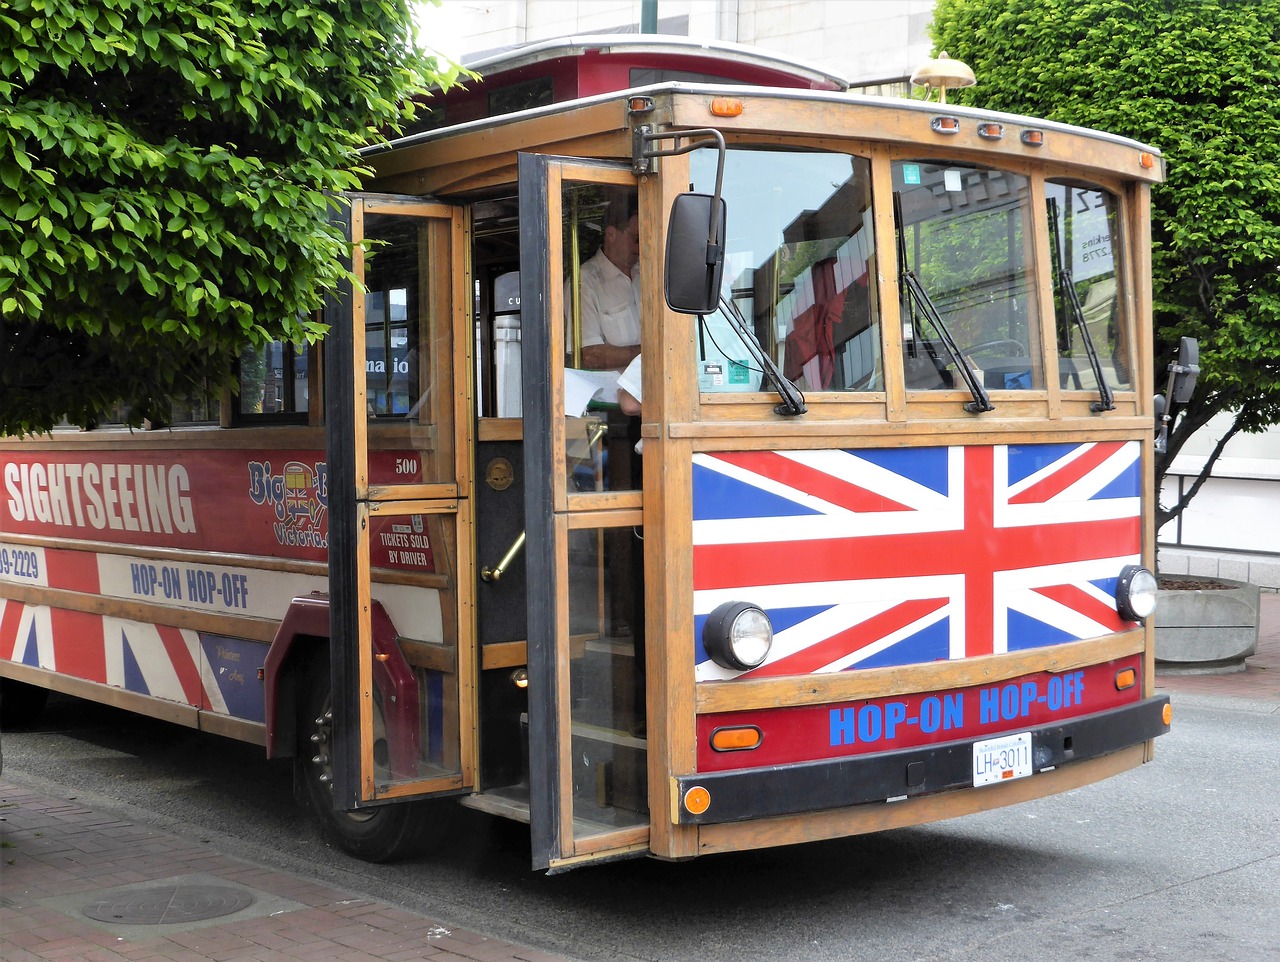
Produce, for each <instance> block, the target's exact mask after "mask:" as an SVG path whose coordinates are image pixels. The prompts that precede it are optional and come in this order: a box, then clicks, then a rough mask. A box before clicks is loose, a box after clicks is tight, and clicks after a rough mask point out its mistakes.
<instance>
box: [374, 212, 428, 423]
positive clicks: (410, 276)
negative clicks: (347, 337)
mask: <svg viewBox="0 0 1280 962" xmlns="http://www.w3.org/2000/svg"><path fill="white" fill-rule="evenodd" d="M423 230H424V228H423V226H422V224H421V222H419V221H416V220H412V219H409V218H404V217H395V216H391V215H384V214H370V215H366V217H365V237H366V238H367V239H369V240H370V241H371V243H370V245H369V248H368V252H367V254H366V267H365V292H366V293H365V298H364V311H365V320H364V324H365V390H366V392H367V398H366V400H367V402H368V405H369V415H370V416H371V417H379V418H385V417H400V418H402V417H405V416H406V415H408V414H409V413H410V411H412V410H413V408H414V407H415V405H416V404H417V402H418V398H419V391H418V373H419V366H420V365H419V360H420V359H419V356H418V355H419V344H418V313H419V309H420V306H421V305H420V303H419V301H420V292H419V290H418V277H419V270H420V269H421V266H422V265H421V264H420V263H419V258H420V254H425V248H426V240H425V237H423V236H421V235H422V232H423Z"/></svg>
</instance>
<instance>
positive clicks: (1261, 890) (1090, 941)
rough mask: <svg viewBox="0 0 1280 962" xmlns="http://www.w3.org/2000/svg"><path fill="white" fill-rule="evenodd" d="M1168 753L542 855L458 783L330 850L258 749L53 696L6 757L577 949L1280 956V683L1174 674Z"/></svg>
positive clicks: (1253, 959)
mask: <svg viewBox="0 0 1280 962" xmlns="http://www.w3.org/2000/svg"><path fill="white" fill-rule="evenodd" d="M1174 703H1175V715H1174V730H1173V732H1172V733H1171V734H1170V735H1168V736H1165V737H1164V738H1162V739H1160V740H1159V741H1158V742H1157V746H1158V757H1157V760H1156V762H1155V763H1154V764H1151V765H1146V766H1144V767H1143V768H1141V769H1139V770H1137V771H1135V772H1130V773H1128V774H1126V775H1123V776H1121V777H1119V778H1117V779H1112V780H1111V781H1109V782H1106V783H1103V784H1101V785H1096V786H1091V787H1089V788H1085V789H1081V790H1079V791H1075V792H1071V793H1069V794H1066V795H1062V796H1058V797H1055V798H1050V799H1044V800H1040V801H1037V802H1033V803H1029V804H1026V805H1023V806H1020V807H1016V808H1012V809H1005V810H1002V811H998V812H989V813H985V814H981V815H974V816H969V817H966V818H963V819H958V820H955V821H952V822H948V823H944V824H940V825H934V826H927V827H922V828H915V829H904V830H899V831H894V832H887V833H883V834H879V835H873V836H867V837H862V838H855V839H847V840H841V841H834V842H821V843H814V844H811V845H806V846H795V847H790V848H784V849H775V850H768V851H762V852H754V853H749V854H743V855H731V856H717V857H710V858H703V859H699V860H696V861H693V862H688V863H682V864H668V863H662V862H657V861H647V860H644V861H630V862H622V863H616V864H612V865H605V866H599V867H595V868H589V869H582V870H579V871H576V872H571V873H568V874H565V875H558V876H554V877H546V876H543V875H541V874H535V873H533V872H531V871H530V870H529V867H528V864H529V862H528V855H529V853H528V842H527V836H526V830H525V829H524V827H523V826H520V825H516V824H514V823H508V822H504V821H502V820H499V819H494V818H491V817H489V816H486V815H482V814H479V813H476V812H470V811H466V810H462V809H459V808H457V806H455V805H452V804H449V805H448V807H447V809H445V810H444V811H445V812H446V813H448V814H444V815H442V818H447V819H448V824H449V828H450V831H449V832H448V833H447V839H448V840H447V841H446V842H445V843H443V844H442V845H441V846H440V847H439V849H438V850H436V851H435V852H433V854H432V855H430V856H428V857H426V858H423V859H419V860H417V861H415V862H411V863H405V864H400V865H393V866H368V865H364V864H362V863H359V862H356V861H354V860H352V859H350V858H348V857H347V856H345V855H343V854H342V853H340V852H336V851H333V850H331V849H330V848H329V847H328V846H326V845H325V844H324V842H323V841H322V840H321V839H320V838H319V836H318V834H317V832H316V830H315V828H314V826H313V825H312V824H311V822H310V820H309V818H308V817H307V815H306V814H305V813H304V811H303V810H302V809H301V808H300V807H299V806H298V805H297V804H295V802H294V800H293V797H292V779H291V772H290V769H289V767H288V766H287V765H275V764H271V763H267V762H266V761H264V760H263V759H262V758H261V753H260V750H258V749H255V748H253V747H250V746H244V745H240V744H237V743H233V742H227V741H224V740H222V739H218V738H214V737H211V736H204V735H200V734H198V733H195V732H191V731H189V730H186V729H182V728H177V727H174V726H169V725H165V724H162V723H157V722H151V721H149V720H147V719H142V718H137V717H134V716H130V715H127V714H124V713H122V712H118V711H115V710H112V709H108V708H103V707H100V706H95V705H90V704H88V703H84V702H79V701H76V700H74V699H69V698H64V697H60V696H54V697H53V698H52V699H51V701H50V705H49V708H48V709H47V710H46V713H45V715H44V716H43V717H42V719H41V722H40V725H39V726H38V727H36V728H33V729H31V730H28V731H10V732H5V733H4V756H5V757H4V765H5V771H4V776H5V778H6V779H8V780H13V781H16V782H18V783H20V784H26V785H29V786H31V787H33V788H37V789H39V790H42V791H45V792H46V793H48V794H52V795H55V796H67V795H70V796H77V797H79V798H80V799H81V800H83V801H85V802H87V803H90V804H95V805H97V804H100V805H103V806H105V807H108V808H110V809H113V810H115V811H119V812H123V813H125V814H126V815H127V816H128V817H130V818H131V819H133V820H137V821H143V822H150V823H152V824H156V825H157V826H158V827H162V828H166V829H168V830H171V831H177V832H181V833H185V834H188V835H190V836H194V837H199V838H204V839H208V840H209V842H210V843H211V844H212V845H215V846H217V847H218V848H219V849H220V850H221V851H225V852H226V853H227V854H230V855H235V856H238V857H241V858H247V859H250V860H253V861H257V862H261V863H264V864H267V865H270V866H273V867H277V868H281V869H284V870H287V871H292V872H296V873H299V874H308V875H316V876H318V877H321V878H325V879H328V880H331V881H332V882H334V883H335V884H338V885H341V886H343V887H348V888H351V889H354V890H356V891H359V892H363V893H365V894H368V895H371V896H373V897H376V898H379V899H384V900H387V901H390V902H393V903H396V904H399V905H402V906H404V907H405V908H407V909H410V910H413V911H420V912H424V913H427V914H431V915H434V916H436V917H439V918H442V919H445V920H448V921H450V922H452V923H454V924H456V925H459V926H465V927H467V928H471V929H474V930H476V931H480V932H485V933H488V934H491V935H494V936H497V937H500V938H505V939H509V940H512V941H517V942H522V943H525V944H529V945H533V946H536V947H540V948H543V949H545V950H546V951H548V952H554V953H558V954H561V955H566V956H569V957H573V958H580V959H583V960H592V962H597V960H600V962H604V960H615V959H619V960H621V959H626V960H630V959H645V960H682V962H683V960H694V959H696V960H699V962H743V960H753V959H760V960H770V962H773V960H806V962H809V960H814V962H817V960H842V962H848V960H862V959H867V960H872V959H874V960H897V959H902V960H917V959H919V960H934V959H948V960H950V959H956V960H969V959H982V960H990V962H1003V960H1010V962H1013V960H1017V962H1026V960H1034V962H1049V960H1058V959H1063V960H1067V959H1072V960H1074V959H1082V960H1097V962H1113V960H1114V962H1120V960H1126V962H1129V960H1146V959H1150V960H1184V959H1185V960H1196V962H1217V960H1224V962H1225V960H1230V962H1267V960H1280V752H1278V746H1280V705H1277V704H1272V703H1262V702H1245V701H1233V700H1229V699H1224V698H1216V697H1207V696H1192V695H1178V694H1175V695H1174Z"/></svg>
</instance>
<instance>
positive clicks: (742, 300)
mask: <svg viewBox="0 0 1280 962" xmlns="http://www.w3.org/2000/svg"><path fill="white" fill-rule="evenodd" d="M690 172H691V176H692V179H693V183H694V189H695V190H699V191H702V192H705V193H708V194H709V193H711V191H712V189H713V187H714V183H715V181H714V178H715V157H714V155H713V154H711V153H710V152H709V151H699V152H695V153H694V154H692V155H691V156H690ZM723 195H724V198H725V201H726V203H727V205H728V215H727V222H726V230H727V237H726V252H725V273H724V276H725V285H726V289H725V291H724V292H723V295H724V297H725V298H726V299H732V302H733V304H734V305H735V306H736V307H737V308H738V312H739V313H740V314H741V315H742V317H743V318H744V319H745V320H746V322H747V334H746V336H749V337H751V338H753V339H754V340H756V341H757V342H758V343H759V344H761V345H762V346H763V347H764V349H765V350H766V351H768V352H769V353H770V354H771V356H772V357H773V358H774V360H775V361H776V362H777V363H778V366H779V367H781V368H782V370H783V373H784V374H786V376H787V377H789V378H790V379H791V380H793V381H794V382H795V383H796V385H797V386H798V387H800V388H801V389H802V390H806V391H877V390H881V388H882V383H881V364H880V332H879V306H878V304H877V303H876V297H875V284H874V283H873V282H872V278H873V274H874V271H873V270H872V269H871V264H872V262H873V260H872V259H873V255H874V253H875V242H874V233H873V229H872V216H871V176H870V163H869V162H868V161H867V160H865V159H863V158H861V157H851V156H849V155H848V154H835V153H824V152H819V151H812V152H804V153H800V152H794V151H780V150H730V151H729V152H728V155H727V158H726V164H725V174H724V188H723ZM742 338H743V334H741V333H739V331H738V330H737V329H736V328H735V326H734V325H733V323H732V322H731V320H730V318H729V316H728V315H727V314H726V312H725V309H724V307H723V305H722V307H721V309H720V310H719V311H717V312H716V313H715V314H712V315H709V316H708V317H706V318H704V319H703V320H702V322H701V323H700V325H699V328H698V331H697V339H698V383H699V387H700V389H701V390H702V391H704V392H716V391H755V390H759V389H760V384H761V373H762V372H761V371H760V370H759V365H758V364H757V363H756V362H755V361H753V360H752V359H751V354H750V352H749V351H748V350H747V349H746V347H745V346H744V344H743V340H742Z"/></svg>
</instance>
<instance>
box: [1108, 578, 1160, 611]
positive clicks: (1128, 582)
mask: <svg viewBox="0 0 1280 962" xmlns="http://www.w3.org/2000/svg"><path fill="white" fill-rule="evenodd" d="M1158 587H1159V583H1158V582H1157V581H1156V576H1155V575H1153V574H1152V573H1151V572H1150V571H1148V570H1147V569H1146V568H1144V567H1142V566H1141V565H1125V566H1124V567H1123V568H1121V569H1120V579H1119V580H1118V581H1117V582H1116V611H1118V612H1120V617H1121V618H1123V619H1124V620H1125V621H1145V620H1146V619H1147V618H1149V617H1151V615H1152V613H1153V612H1154V611H1155V610H1156V594H1157V589H1158Z"/></svg>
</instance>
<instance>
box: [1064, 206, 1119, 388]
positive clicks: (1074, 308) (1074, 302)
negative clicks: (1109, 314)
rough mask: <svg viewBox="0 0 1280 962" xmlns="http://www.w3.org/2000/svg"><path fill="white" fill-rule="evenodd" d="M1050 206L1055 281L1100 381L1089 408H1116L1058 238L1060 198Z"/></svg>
mask: <svg viewBox="0 0 1280 962" xmlns="http://www.w3.org/2000/svg"><path fill="white" fill-rule="evenodd" d="M1048 207H1049V247H1050V254H1051V256H1052V257H1053V276H1054V281H1055V282H1056V283H1057V285H1058V293H1059V294H1060V295H1061V297H1062V301H1063V303H1064V304H1065V305H1066V307H1067V310H1068V311H1069V312H1070V314H1071V319H1072V321H1074V322H1075V325H1076V327H1077V328H1079V329H1080V340H1082V341H1083V342H1084V352H1085V354H1086V355H1087V356H1088V358H1089V368H1090V370H1092V371H1093V376H1094V378H1095V379H1096V380H1097V382H1098V400H1096V401H1094V402H1093V403H1092V404H1090V405H1089V410H1090V411H1093V412H1095V413H1098V412H1101V411H1114V410H1115V409H1116V402H1115V395H1113V394H1112V393H1111V385H1110V384H1108V383H1107V379H1106V378H1105V377H1104V376H1103V373H1102V362H1101V361H1100V360H1098V351H1097V349H1096V348H1095V347H1094V346H1093V335H1091V334H1090V333H1089V325H1088V324H1086V323H1085V320H1084V307H1083V305H1081V303H1080V296H1079V295H1078V294H1076V282H1075V278H1073V277H1072V276H1071V270H1070V268H1068V267H1067V265H1066V264H1065V263H1064V261H1063V257H1062V245H1061V244H1060V242H1059V240H1058V201H1057V198H1054V197H1050V198H1049V200H1048Z"/></svg>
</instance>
